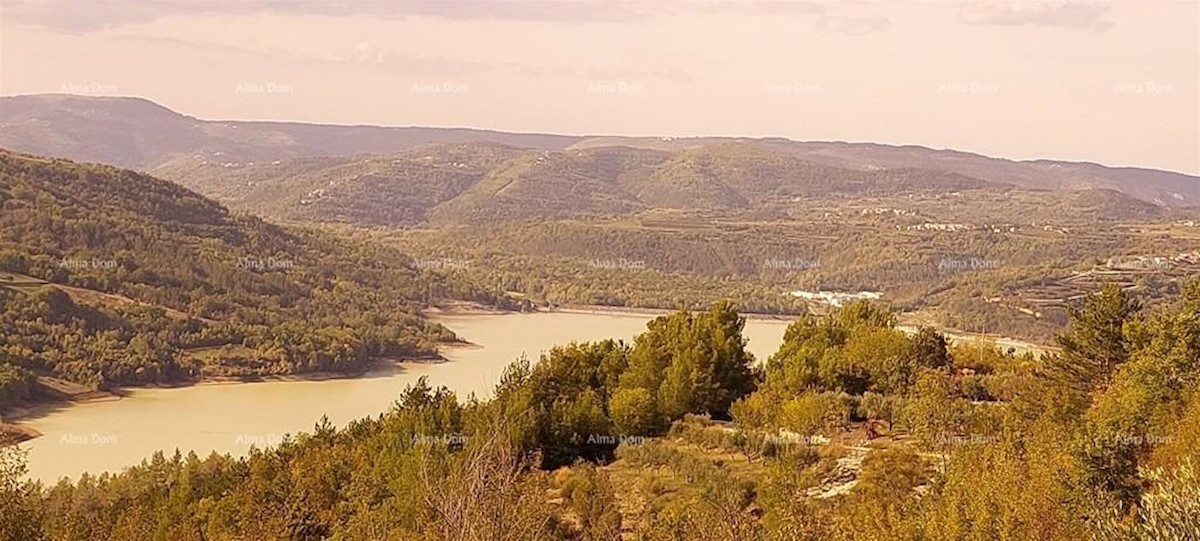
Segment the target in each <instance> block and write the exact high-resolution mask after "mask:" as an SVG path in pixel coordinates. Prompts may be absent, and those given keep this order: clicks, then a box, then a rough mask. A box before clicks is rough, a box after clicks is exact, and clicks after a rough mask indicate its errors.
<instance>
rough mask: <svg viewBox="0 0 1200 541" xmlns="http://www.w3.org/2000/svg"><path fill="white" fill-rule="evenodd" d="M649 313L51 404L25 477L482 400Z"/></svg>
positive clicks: (50, 477)
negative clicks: (357, 373)
mask: <svg viewBox="0 0 1200 541" xmlns="http://www.w3.org/2000/svg"><path fill="white" fill-rule="evenodd" d="M651 317H652V316H649V315H645V314H595V313H576V312H558V313H537V314H495V315H491V314H489V315H458V316H440V317H437V318H435V319H436V320H437V321H440V322H442V323H443V324H444V325H446V326H447V327H449V328H450V329H451V330H453V331H454V332H455V333H457V334H458V335H459V336H461V337H462V338H463V339H465V340H467V341H469V342H472V343H474V344H477V345H478V346H481V347H453V348H446V349H444V351H443V355H444V356H445V357H446V358H448V359H449V360H450V362H446V363H441V364H417V363H406V364H403V365H400V366H394V367H391V366H389V367H386V368H382V369H380V370H377V371H375V372H373V373H371V374H369V375H368V376H367V377H362V378H356V379H333V380H323V381H270V382H263V383H252V384H212V385H208V384H206V385H197V386H194V387H183V388H176V389H131V390H129V392H128V395H127V396H126V397H125V398H122V399H120V400H110V401H102V402H92V403H85V404H76V405H71V406H69V407H61V406H49V407H46V408H44V409H42V410H39V412H38V413H37V414H36V415H35V416H33V417H30V418H28V419H26V420H24V421H22V422H23V424H27V425H29V426H31V427H32V428H34V429H36V430H38V431H40V432H41V433H42V434H43V436H42V437H40V438H36V439H34V440H31V441H29V442H26V443H24V444H22V445H21V447H22V448H25V449H29V450H30V452H29V469H30V475H31V477H33V478H36V479H41V480H43V481H46V482H48V483H52V482H54V481H55V480H57V478H59V477H61V476H64V475H66V476H70V477H73V478H74V477H77V476H78V475H79V474H81V473H83V472H85V471H86V472H91V473H99V472H102V471H119V470H120V469H122V468H124V467H126V466H129V465H131V464H135V463H137V462H138V461H140V460H142V459H144V458H148V457H149V456H150V455H151V454H152V453H153V452H154V451H156V450H166V451H167V452H168V453H173V452H174V450H175V449H180V450H181V451H182V452H184V453H187V452H188V451H195V452H196V453H197V454H199V455H201V456H204V455H207V454H209V453H210V452H214V451H215V452H218V453H232V454H234V455H242V454H245V453H246V452H247V451H248V450H249V448H250V447H251V446H258V447H264V446H268V445H274V444H277V443H279V441H280V440H281V439H282V438H283V435H284V434H288V433H296V432H300V431H309V430H311V429H312V427H313V425H314V424H315V423H316V422H317V421H318V420H319V419H320V418H321V416H323V415H324V416H328V417H329V420H330V421H332V422H333V423H334V424H335V425H337V426H343V425H345V423H346V422H348V421H350V420H353V419H357V418H361V417H366V416H374V415H378V414H379V413H382V412H383V411H385V410H387V408H388V407H389V406H390V405H391V403H392V402H393V400H394V399H395V397H396V396H397V395H399V393H400V392H401V391H402V390H403V389H404V388H405V386H407V385H409V384H411V383H413V382H415V381H417V379H418V378H420V377H422V376H428V377H429V382H430V384H431V385H434V386H442V385H444V386H446V387H449V388H450V389H452V390H453V391H455V392H456V393H458V395H459V397H460V398H465V397H466V396H468V395H469V394H471V393H474V394H476V395H478V396H481V397H483V396H487V395H489V394H490V393H491V390H492V388H493V387H494V386H495V384H496V383H497V382H498V381H499V379H500V375H501V373H502V372H503V370H504V367H505V366H507V365H508V364H509V363H510V362H512V361H513V360H515V359H517V358H519V357H520V356H521V355H526V356H528V358H529V359H530V360H531V361H536V360H537V358H538V356H539V355H540V354H541V353H542V352H544V351H547V350H549V349H550V348H551V347H553V346H555V345H557V344H565V343H567V342H570V341H573V340H576V341H587V340H602V339H605V338H622V339H626V340H630V339H632V338H633V336H634V335H635V334H637V333H639V332H641V331H642V330H643V329H644V328H645V325H646V322H647V321H649V320H650V318H651ZM786 325H787V323H786V322H784V321H774V320H752V321H749V322H747V325H746V336H747V338H748V339H749V340H750V342H749V349H750V350H751V351H752V352H754V354H755V356H757V357H758V358H759V359H760V360H765V359H766V357H767V356H769V355H770V354H771V353H773V352H774V351H775V350H776V349H777V348H778V347H779V344H780V343H781V342H782V340H783V331H784V329H785V327H786Z"/></svg>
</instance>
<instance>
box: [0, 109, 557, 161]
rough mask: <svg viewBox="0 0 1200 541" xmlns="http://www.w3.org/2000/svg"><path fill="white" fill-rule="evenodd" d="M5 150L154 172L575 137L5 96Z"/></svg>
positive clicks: (1, 130) (0, 143)
mask: <svg viewBox="0 0 1200 541" xmlns="http://www.w3.org/2000/svg"><path fill="white" fill-rule="evenodd" d="M0 118H2V119H3V124H2V127H0V147H3V148H11V149H14V150H18V151H22V152H28V153H32V154H40V155H46V156H55V157H63V158H70V159H73V160H78V161H89V162H100V163H107V164H110V165H117V166H121V167H127V168H130V169H137V170H141V171H149V170H151V169H153V168H154V167H156V166H158V165H160V164H162V163H164V162H166V161H168V160H170V159H172V158H175V157H179V156H193V155H201V156H207V157H210V158H212V159H214V160H220V161H223V162H255V161H266V162H270V161H272V160H277V159H281V158H289V157H312V156H344V155H353V154H361V153H375V154H382V153H393V152H399V151H402V150H404V149H407V148H412V147H414V146H418V145H422V144H428V143H453V142H472V141H491V142H497V143H503V144H510V145H515V146H522V147H528V148H562V147H564V146H567V145H569V144H571V143H573V142H575V141H577V140H578V138H576V137H564V136H557V135H540V134H515V133H503V132H494V131H488V130H473V129H454V128H392V127H380V126H334V125H317V124H302V123H295V122H239V121H214V120H200V119H197V118H194V117H190V116H185V115H182V114H180V113H177V112H175V111H172V110H170V109H167V108H165V107H163V106H161V105H158V104H156V103H154V102H151V101H149V100H145V99H141V98H125V97H96V96H74V95H69V94H38V95H28V96H6V97H3V98H0Z"/></svg>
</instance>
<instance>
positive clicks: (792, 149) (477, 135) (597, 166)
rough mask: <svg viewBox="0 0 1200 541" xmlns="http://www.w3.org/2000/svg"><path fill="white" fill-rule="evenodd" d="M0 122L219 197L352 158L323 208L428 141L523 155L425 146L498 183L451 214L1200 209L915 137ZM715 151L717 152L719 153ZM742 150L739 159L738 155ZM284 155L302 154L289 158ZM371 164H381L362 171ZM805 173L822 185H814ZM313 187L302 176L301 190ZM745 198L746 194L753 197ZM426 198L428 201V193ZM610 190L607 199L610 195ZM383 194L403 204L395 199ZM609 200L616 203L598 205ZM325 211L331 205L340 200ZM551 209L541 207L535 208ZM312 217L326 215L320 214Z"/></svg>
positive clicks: (127, 117)
mask: <svg viewBox="0 0 1200 541" xmlns="http://www.w3.org/2000/svg"><path fill="white" fill-rule="evenodd" d="M0 118H3V119H4V121H3V122H2V123H0V147H6V148H11V149H15V150H20V151H22V152H30V153H34V154H39V155H47V156H56V157H63V158H69V159H73V160H81V161H94V162H101V163H107V164H111V165H118V166H121V167H128V168H132V169H136V170H139V171H144V172H150V173H153V174H155V175H158V176H160V177H163V178H167V179H169V180H181V179H182V175H189V176H190V178H191V179H193V180H194V184H189V186H191V187H193V188H197V189H198V190H199V191H200V192H201V193H203V194H205V195H210V196H219V195H223V192H222V190H223V189H226V188H229V186H221V185H212V184H205V183H204V182H203V181H205V180H206V179H208V178H210V177H211V178H217V177H221V176H223V173H233V175H234V176H240V177H242V178H240V179H231V180H241V181H242V184H243V185H244V184H245V183H246V181H260V180H261V181H267V180H269V181H272V183H275V184H281V186H279V189H281V190H290V189H291V188H293V186H291V185H290V184H289V183H288V182H286V181H287V180H288V179H289V177H287V176H283V177H282V178H275V177H274V176H273V173H277V172H279V171H278V170H280V169H287V170H288V171H286V172H297V171H299V172H302V173H303V172H311V170H312V169H313V167H314V164H313V163H312V162H310V161H308V160H312V159H316V158H337V159H340V160H341V161H342V162H346V163H340V164H329V163H328V162H325V163H326V164H327V165H338V166H339V167H338V168H335V169H331V170H327V171H324V172H322V174H323V175H325V176H326V177H328V178H325V179H324V180H325V181H326V182H328V181H336V182H337V183H338V184H340V186H339V187H338V188H337V189H332V190H328V192H329V193H328V194H327V196H326V197H327V201H326V202H325V203H324V204H329V203H330V202H331V200H333V199H335V198H337V197H343V198H346V201H343V202H340V203H341V204H343V205H353V204H364V205H367V204H369V203H370V201H369V200H363V199H361V198H353V197H348V196H350V195H353V193H347V192H354V191H357V192H360V193H364V194H368V196H373V197H375V199H376V200H381V199H384V198H388V197H390V196H393V195H395V192H397V191H399V192H401V193H403V192H404V190H415V191H417V192H418V193H421V194H424V195H426V196H430V195H429V194H430V192H429V191H428V190H427V189H425V188H427V187H425V186H422V185H421V184H420V183H416V184H414V185H413V186H411V187H410V186H409V184H408V183H409V181H410V179H412V178H414V177H417V176H419V175H421V174H425V173H427V172H428V171H427V170H428V169H429V166H430V165H433V164H421V163H412V162H411V160H410V161H408V162H404V163H397V164H394V165H392V166H386V165H387V164H386V163H363V162H362V157H363V156H362V155H373V156H388V157H392V156H394V155H397V154H404V153H406V152H409V151H415V150H423V149H424V148H425V147H429V146H432V145H437V146H449V147H451V148H454V147H456V146H460V145H465V146H468V147H470V146H473V145H485V146H494V145H503V146H507V147H512V148H514V149H520V150H523V151H526V152H524V153H523V155H522V156H520V157H519V158H520V159H517V160H515V161H512V162H511V163H507V165H506V166H505V167H500V168H492V167H490V166H486V165H484V164H481V163H478V161H477V160H476V161H473V160H457V161H455V160H449V159H446V158H449V157H450V156H446V155H443V154H442V152H443V151H442V150H438V151H435V152H433V153H432V154H430V155H432V156H433V157H434V160H435V161H437V162H446V163H448V164H450V166H451V167H459V166H457V165H455V164H463V165H462V166H461V167H462V168H465V169H466V170H465V171H460V172H462V173H473V172H478V171H484V172H487V173H489V174H490V176H491V177H494V180H496V183H495V184H494V186H493V185H492V184H488V183H481V186H480V188H481V190H482V193H472V195H471V197H468V198H467V199H466V201H465V203H464V204H462V205H455V206H454V207H453V208H452V210H454V211H460V212H469V211H470V210H472V209H473V208H475V207H474V206H473V203H475V202H479V201H482V200H484V199H486V197H485V196H486V195H488V189H489V188H492V187H496V188H497V189H498V188H499V187H502V186H504V185H505V184H504V183H505V182H514V183H515V184H517V187H516V188H514V189H513V190H512V192H511V193H508V194H507V195H512V196H517V195H520V194H522V193H534V194H538V193H541V192H539V191H538V190H545V189H549V190H558V191H557V192H556V191H551V192H550V193H551V195H557V194H558V193H569V192H561V190H563V188H564V187H566V188H571V187H573V186H574V183H576V182H578V183H579V185H578V187H579V189H578V191H577V193H575V194H574V195H575V196H576V199H574V200H569V201H570V202H571V204H573V205H577V204H579V203H581V202H586V203H596V205H595V207H594V209H593V208H592V207H590V206H585V207H584V208H585V209H589V210H599V211H609V212H611V211H623V210H628V209H627V208H626V207H624V206H621V205H624V204H625V203H628V201H626V200H624V199H622V197H628V196H630V195H632V196H633V198H634V199H636V200H638V201H640V202H641V203H643V204H645V205H648V206H655V207H672V206H679V205H684V207H685V208H691V206H693V205H694V206H697V207H699V208H704V209H707V208H722V209H723V208H739V207H741V206H744V205H747V203H750V204H751V206H757V205H758V204H759V203H761V198H760V197H759V196H761V195H763V193H762V192H761V191H760V190H761V189H766V190H768V193H773V192H775V191H776V190H775V188H779V190H778V195H785V194H786V193H787V192H789V191H799V192H800V194H798V196H801V197H802V196H804V195H805V194H806V193H807V192H809V191H811V190H812V189H814V188H817V191H816V193H822V191H825V192H828V191H831V190H830V188H833V189H834V190H833V191H839V190H840V191H848V192H851V193H853V192H855V190H858V189H862V188H865V189H866V193H868V194H870V193H878V192H879V190H880V188H883V189H885V191H886V190H887V189H895V188H897V187H906V186H912V185H917V187H923V188H930V187H934V188H939V189H941V190H942V191H944V192H948V191H955V190H959V189H962V188H963V187H964V186H962V184H963V183H964V182H965V183H968V184H971V185H975V184H977V183H979V182H983V183H987V184H991V185H995V184H1000V185H1006V186H1017V187H1020V188H1023V189H1033V190H1051V191H1057V192H1069V191H1076V190H1110V191H1115V192H1119V193H1121V194H1124V195H1125V196H1128V197H1132V198H1134V199H1139V200H1141V201H1145V202H1149V203H1154V204H1155V205H1158V206H1164V207H1172V208H1178V207H1188V206H1198V205H1200V179H1198V178H1197V177H1196V176H1194V175H1186V174H1180V173H1174V172H1170V171H1161V170H1154V169H1144V168H1129V167H1124V168H1117V167H1106V166H1103V165H1099V164H1094V163H1076V162H1062V161H1052V160H1037V161H1012V160H1006V159H1002V158H995V157H990V156H984V155H980V154H973V153H968V152H960V151H955V150H948V149H933V148H926V147H920V146H892V145H882V144H874V143H846V142H820V141H792V140H788V139H780V138H734V137H691V138H673V137H617V136H583V135H548V134H529V133H509V132H501V131H491V130H477V129H464V128H429V127H383V126H339V125H324V124H304V123H297V122H254V121H221V120H203V119H198V118H195V117H191V116H187V115H184V114H181V113H179V112H176V111H173V110H171V109H168V108H166V107H164V106H162V105H159V104H157V103H154V102H152V101H149V100H145V99H141V98H129V97H107V96H75V95H67V94H40V95H28V96H6V97H0ZM738 147H742V148H740V149H739V150H738V153H739V154H741V155H740V156H739V155H736V154H735V155H731V154H730V153H729V152H728V150H729V149H730V148H738ZM713 149H717V150H716V152H715V153H714V151H713ZM543 151H550V152H551V154H552V155H551V156H550V157H549V158H548V159H546V160H543V161H541V162H539V161H538V158H539V155H540V154H541V152H543ZM456 152H457V151H456ZM488 153H491V151H488ZM460 154H461V152H460ZM419 156H420V155H419ZM402 158H403V157H402ZM739 159H744V161H745V162H746V163H737V162H738V160H739ZM289 160H300V161H301V162H300V163H288V162H289ZM383 162H387V160H383ZM226 169H229V170H232V171H225V170H226ZM376 170H377V171H378V172H377V173H376V174H367V173H371V172H372V171H376ZM448 172H449V173H453V172H454V171H453V170H449V171H448ZM342 173H349V174H342ZM442 173H447V171H442ZM546 174H552V175H557V178H553V179H549V180H555V181H556V182H557V184H553V183H552V184H544V183H541V182H540V181H542V180H546V179H541V178H539V177H542V176H544V175H546ZM964 177H965V178H964ZM813 179H816V180H818V181H819V183H818V184H817V185H811V184H810V181H811V180H813ZM307 180H311V179H304V180H302V183H303V182H306V181H307ZM460 180H461V179H460ZM276 181H278V182H276ZM822 184H824V188H823V189H822ZM472 185H473V183H472ZM797 185H799V186H797ZM235 186H236V183H235ZM321 187H322V186H320V185H315V186H309V187H307V188H306V189H305V192H307V191H309V190H313V189H316V188H321ZM614 187H616V188H619V191H620V192H621V194H620V195H621V197H616V198H615V199H614V196H613V193H614V192H615V191H618V190H615V189H614ZM448 189H449V190H455V189H457V190H459V191H462V189H463V188H454V187H453V186H452V187H450V188H448ZM479 191H480V190H473V191H472V192H479ZM747 194H749V195H750V197H749V198H748V199H747V198H746V195H747ZM292 195H293V194H292V193H290V192H289V193H288V197H289V198H290V199H291V200H292V201H293V202H294V203H295V202H298V201H299V200H300V198H301V196H297V197H292ZM301 195H302V194H301ZM431 197H434V198H435V199H436V192H435V193H434V195H432V196H431ZM608 199H612V201H605V200H608ZM387 200H388V202H391V203H397V204H404V205H407V204H410V203H409V202H407V201H405V200H403V199H396V198H390V199H387ZM223 201H224V200H223ZM332 202H333V203H339V202H338V201H332ZM500 202H501V203H505V201H503V200H501V201H500ZM606 202H611V203H614V204H612V205H605V204H603V203H606ZM246 208H254V207H252V206H250V207H246ZM422 208H424V206H423V207H422ZM318 210H321V209H318ZM325 210H326V213H327V214H332V210H336V209H325ZM359 210H360V211H361V210H362V209H359ZM540 210H549V211H553V210H559V209H555V208H549V209H541V208H538V207H535V208H534V211H540ZM568 210H571V209H568ZM255 211H256V212H257V209H256V210H255ZM315 213H316V212H312V213H310V214H315ZM452 214H453V213H452ZM535 214H537V212H535ZM554 215H555V214H554V213H550V214H547V215H544V216H543V215H541V214H539V216H542V217H551V216H554ZM320 217H321V218H322V219H325V220H328V219H330V218H331V216H328V215H323V216H320ZM299 218H301V219H304V218H308V217H305V216H300V217H299ZM375 218H376V219H375V220H374V221H375V222H379V221H380V220H379V217H378V216H375ZM392 222H395V223H403V222H404V220H396V219H394V218H393V219H392Z"/></svg>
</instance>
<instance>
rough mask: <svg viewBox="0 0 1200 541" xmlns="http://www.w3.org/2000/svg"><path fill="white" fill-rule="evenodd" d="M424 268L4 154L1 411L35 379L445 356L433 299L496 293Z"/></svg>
mask: <svg viewBox="0 0 1200 541" xmlns="http://www.w3.org/2000/svg"><path fill="white" fill-rule="evenodd" d="M418 266H419V265H416V264H415V262H413V261H412V260H411V259H409V258H408V257H406V256H404V255H403V254H401V253H398V252H396V251H394V250H391V249H386V248H382V247H379V246H376V245H372V244H369V243H366V242H358V241H356V240H355V239H354V238H338V239H336V240H335V239H331V238H329V237H327V236H326V235H325V234H321V233H315V232H312V231H308V230H301V229H289V228H284V227H280V226H277V225H272V224H269V223H265V222H263V221H262V220H260V219H258V218H255V217H251V216H241V215H236V214H233V213H230V211H228V210H227V209H225V208H224V207H222V206H220V205H218V204H216V203H214V202H212V201H210V200H208V199H205V198H204V197H201V196H199V195H197V194H195V193H193V192H190V191H188V190H186V189H184V188H181V187H179V186H177V185H174V184H172V183H169V182H166V181H163V180H159V179H155V178H153V177H149V176H146V175H142V174H139V173H134V172H132V171H127V170H121V169H117V168H113V167H108V166H100V165H85V164H77V163H73V162H69V161H65V160H50V159H42V158H37V157H31V156H27V155H21V154H16V153H12V152H8V151H0V406H3V405H4V404H5V403H6V402H8V403H11V402H13V401H16V400H20V399H24V398H27V397H28V391H29V388H30V379H31V377H32V376H33V375H50V376H57V377H60V378H64V379H68V380H72V381H75V382H78V383H82V384H85V385H88V386H91V387H95V388H106V387H109V386H113V385H120V384H140V383H152V382H161V381H185V380H192V379H195V378H199V377H203V376H261V375H270V374H287V373H299V372H308V371H356V370H361V369H363V368H365V367H366V366H367V365H368V364H369V363H370V362H372V361H373V360H375V359H378V358H400V357H407V356H416V355H428V354H432V353H433V352H434V344H435V342H436V341H438V340H444V339H448V338H451V336H450V334H449V332H448V331H446V330H444V329H442V328H440V327H438V326H433V325H429V324H427V323H425V322H424V321H423V320H422V319H421V318H420V317H419V316H418V310H419V308H420V307H421V305H422V303H424V302H426V301H428V300H430V299H439V298H460V299H469V300H476V301H481V302H493V301H494V297H492V296H490V295H488V294H486V293H483V292H481V291H478V290H476V289H473V288H472V287H470V286H466V285H463V284H462V283H459V282H457V281H455V280H453V279H451V278H447V277H446V276H444V275H433V274H429V273H427V272H423V271H420V270H418V269H417V267H418Z"/></svg>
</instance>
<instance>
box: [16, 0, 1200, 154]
mask: <svg viewBox="0 0 1200 541" xmlns="http://www.w3.org/2000/svg"><path fill="white" fill-rule="evenodd" d="M1198 78H1200V0H1183V1H1160V0H1117V1H1108V2H1092V1H1058V0H1056V1H1028V0H1026V1H993V0H954V1H924V0H919V1H906V0H897V1H889V2H866V1H857V0H843V1H836V2H835V1H817V0H814V1H797V0H774V1H769V0H658V1H650V0H630V1H611V0H604V1H602V0H441V1H430V0H419V1H413V0H358V1H339V2H316V1H310V2H305V1H298V0H212V1H202V0H141V1H122V0H0V95H16V94H32V93H47V92H65V93H73V94H95V95H119V96H140V97H144V98H147V99H150V100H153V101H156V102H158V103H160V104H162V105H164V106H167V107H169V108H171V109H174V110H176V111H179V112H181V113H184V114H188V115H191V116H195V117H199V118H205V119H239V120H286V121H302V122H319V123H337V124H378V125H397V126H456V127H475V128H489V129H498V130H505V131H519V132H545V133H564V134H578V135H601V134H604V135H650V136H674V137H680V136H701V135H725V136H748V137H768V136H769V137H787V138H791V139H797V140H822V141H825V140H841V141H870V142H878V143H889V144H917V145H924V146H929V147H934V148H953V149H958V150H965V151H972V152H979V153H982V154H987V155H991V156H999V157H1005V158H1011V159H1037V158H1048V159H1062V160H1073V161H1092V162H1098V163H1103V164H1107V165H1131V166H1142V167H1154V168H1160V169H1168V170H1174V171H1180V172H1185V173H1190V174H1200V81H1198Z"/></svg>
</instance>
